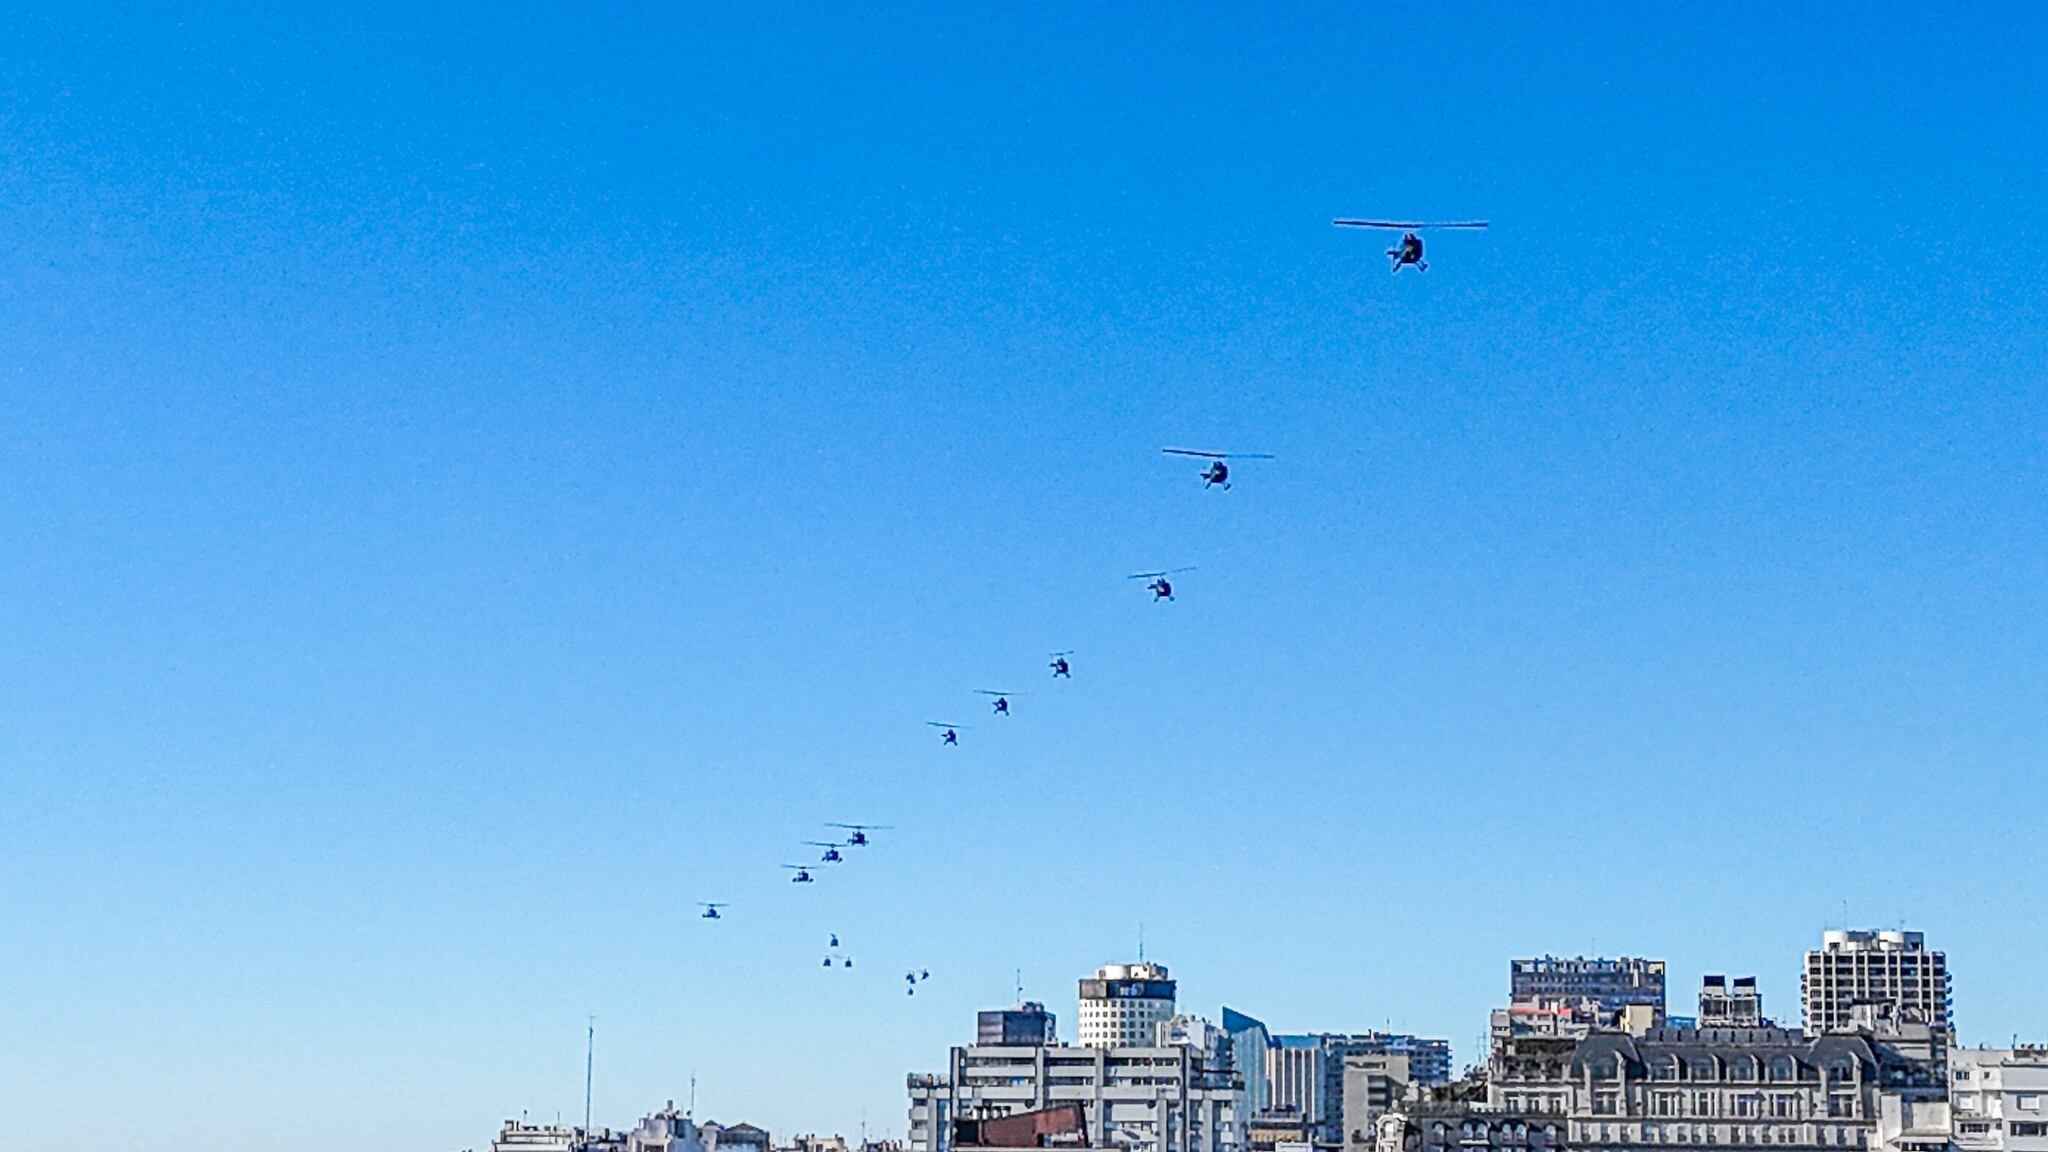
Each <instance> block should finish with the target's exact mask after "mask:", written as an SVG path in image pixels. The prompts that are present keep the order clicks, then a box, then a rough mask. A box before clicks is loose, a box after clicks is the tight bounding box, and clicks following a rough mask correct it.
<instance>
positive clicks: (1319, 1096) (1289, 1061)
mask: <svg viewBox="0 0 2048 1152" xmlns="http://www.w3.org/2000/svg"><path fill="white" fill-rule="evenodd" d="M1328 1060H1329V1057H1328V1056H1327V1054H1326V1053H1325V1052H1324V1050H1323V1038H1322V1037H1320V1036H1275V1037H1273V1046H1272V1047H1270V1048H1268V1049H1266V1107H1265V1111H1268V1112H1291V1113H1293V1114H1295V1115H1297V1116H1300V1117H1301V1118H1302V1119H1304V1120H1306V1121H1307V1122H1308V1123H1309V1124H1310V1125H1312V1126H1314V1127H1315V1128H1317V1129H1321V1128H1323V1127H1324V1125H1325V1124H1326V1122H1327V1120H1328V1119H1329V1116H1330V1114H1331V1112H1332V1110H1333V1108H1334V1104H1333V1102H1332V1101H1330V1099H1329V1098H1328V1095H1327V1093H1328V1092H1329V1086H1330V1077H1329V1076H1328V1075H1327V1070H1328V1067H1329V1064H1328ZM1342 1075H1343V1074H1342V1072H1339V1073H1338V1076H1339V1083H1340V1084H1341V1077H1342Z"/></svg>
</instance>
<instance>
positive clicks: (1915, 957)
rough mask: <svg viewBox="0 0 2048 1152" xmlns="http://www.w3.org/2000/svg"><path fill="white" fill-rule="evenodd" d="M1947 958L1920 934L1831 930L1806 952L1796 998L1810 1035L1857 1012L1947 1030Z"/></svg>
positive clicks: (1937, 1032) (1947, 1032)
mask: <svg viewBox="0 0 2048 1152" xmlns="http://www.w3.org/2000/svg"><path fill="white" fill-rule="evenodd" d="M1948 993H1949V979H1948V958H1947V957H1946V956H1944V955H1942V954H1941V953H1939V952H1929V951H1928V950H1927V942H1926V940H1925V939H1924V938H1923V937H1922V936H1921V934H1920V933H1918V932H1905V931H1896V932H1894V931H1884V932H1850V931H1831V932H1828V933H1826V934H1825V935H1823V936H1822V937H1821V946H1820V949H1819V950H1818V951H1814V952H1808V953H1807V954H1806V972H1805V974H1804V975H1803V976H1802V977H1801V978H1800V999H1801V1004H1802V1007H1803V1008H1804V1010H1805V1014H1806V1031H1807V1032H1808V1033H1809V1034H1818V1033H1822V1032H1831V1031H1835V1030H1837V1029H1841V1028H1846V1027H1849V1026H1850V1024H1851V1023H1852V1022H1853V1021H1854V1020H1855V1019H1856V1018H1857V1017H1858V1016H1859V1015H1872V1016H1874V1017H1875V1019H1876V1020H1877V1021H1878V1022H1879V1023H1880V1026H1884V1025H1886V1024H1887V1023H1888V1024H1889V1026H1891V1027H1899V1026H1903V1025H1909V1024H1925V1025H1927V1026H1928V1027H1929V1028H1930V1029H1932V1030H1933V1031H1934V1033H1935V1035H1937V1036H1940V1037H1943V1038H1946V1037H1948V1036H1949V1035H1950V1034H1951V1021H1950V1020H1949V1009H1948Z"/></svg>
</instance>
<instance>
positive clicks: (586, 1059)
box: [583, 1016, 597, 1135]
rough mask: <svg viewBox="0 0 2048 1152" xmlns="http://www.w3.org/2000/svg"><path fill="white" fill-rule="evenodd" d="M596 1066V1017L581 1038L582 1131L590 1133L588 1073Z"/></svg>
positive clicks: (591, 1019) (593, 1017) (591, 1020)
mask: <svg viewBox="0 0 2048 1152" xmlns="http://www.w3.org/2000/svg"><path fill="white" fill-rule="evenodd" d="M596 1066H597V1017H595V1016H592V1017H591V1018H590V1030H589V1031H588V1032H587V1033H585V1034H584V1038H583V1131H584V1134H585V1135H588V1134H589V1132H590V1072H591V1069H593V1068H595V1067H596Z"/></svg>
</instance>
